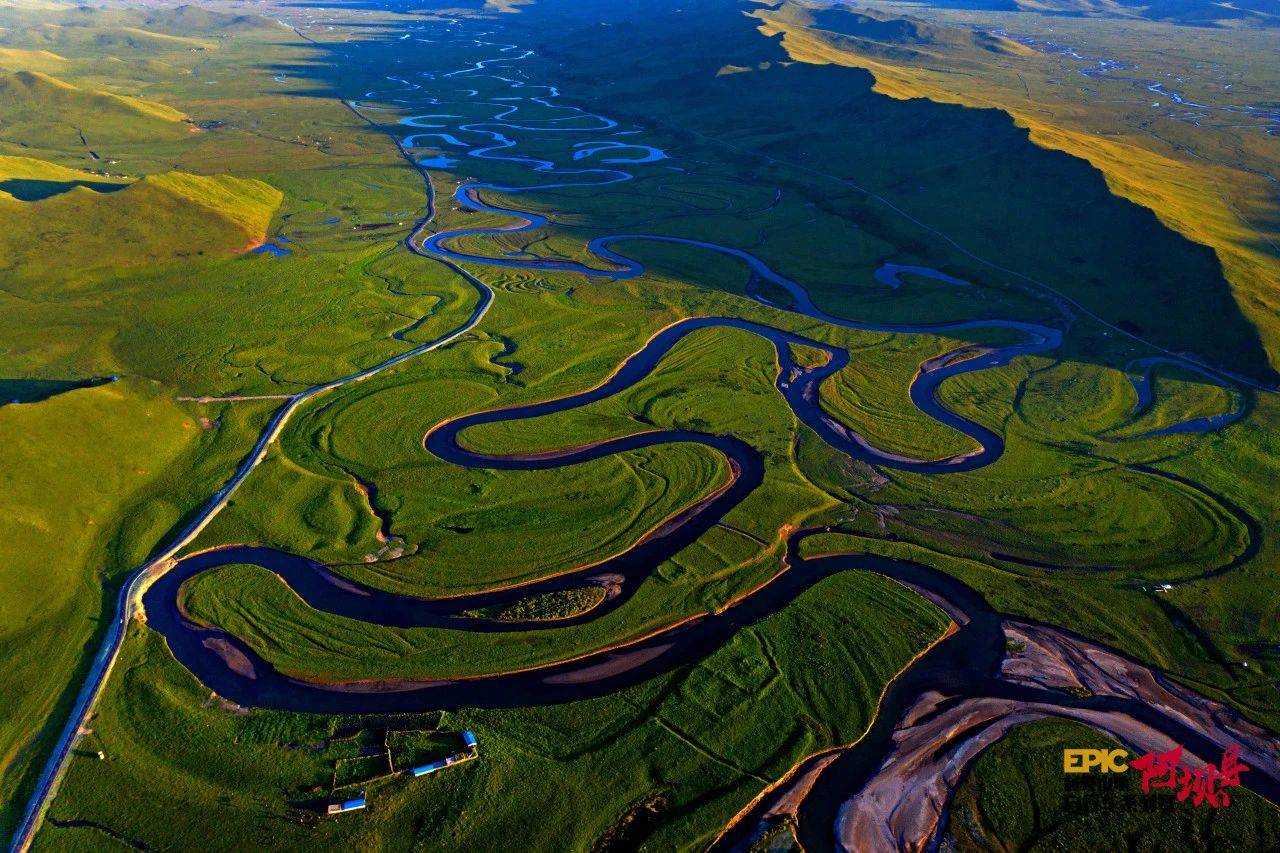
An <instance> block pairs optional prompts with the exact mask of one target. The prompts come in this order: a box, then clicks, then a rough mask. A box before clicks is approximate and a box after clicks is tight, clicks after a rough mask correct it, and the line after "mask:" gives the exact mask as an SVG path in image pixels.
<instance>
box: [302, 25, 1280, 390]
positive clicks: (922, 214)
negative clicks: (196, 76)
mask: <svg viewBox="0 0 1280 853" xmlns="http://www.w3.org/2000/svg"><path fill="white" fill-rule="evenodd" d="M331 5H332V6H333V7H334V8H342V9H352V8H378V9H383V10H386V9H389V8H391V6H390V5H388V4H365V3H359V2H357V3H342V4H331ZM403 8H404V9H405V10H415V9H416V10H422V9H426V10H428V11H429V10H430V8H431V4H430V3H426V4H423V3H416V4H412V5H411V6H410V5H406V6H404V7H403ZM438 8H439V9H440V10H442V11H443V10H446V9H447V10H456V9H458V4H457V3H456V2H454V3H440V4H438ZM745 8H746V7H745V6H743V5H741V4H740V3H739V2H738V0H704V2H700V3H699V2H687V0H650V2H646V3H645V4H633V3H629V2H623V0H574V2H569V0H539V2H538V3H537V4H534V5H530V6H524V7H521V11H520V12H519V14H518V15H501V16H496V17H494V18H493V20H494V22H495V26H497V27H502V26H506V25H508V24H509V23H514V24H518V26H515V27H511V28H510V33H509V36H510V38H511V39H512V40H518V41H519V42H520V44H521V46H522V47H528V48H532V49H533V50H535V51H536V53H537V57H536V58H535V59H534V60H532V62H533V63H535V64H534V65H532V66H531V67H530V70H531V71H532V72H534V73H536V74H537V75H545V77H546V79H547V80H548V82H554V83H558V84H560V86H561V88H562V90H563V91H564V92H565V93H566V97H567V98H569V99H570V100H571V101H577V102H579V103H584V104H585V105H586V106H587V107H588V108H589V109H592V110H597V111H601V112H605V113H607V114H610V115H612V116H614V117H616V118H624V119H626V120H629V121H632V122H635V123H637V124H639V125H641V126H654V125H660V126H662V127H663V129H664V131H666V132H667V133H669V134H671V135H673V136H675V137H676V138H677V139H685V140H688V141H689V142H691V143H696V144H698V145H699V146H700V147H702V148H703V150H704V151H705V150H706V147H707V146H711V147H712V148H718V149H719V150H720V151H722V152H723V153H724V163H725V164H726V165H728V166H730V167H731V168H733V169H734V170H735V171H736V173H737V175H738V179H739V180H740V181H742V182H743V183H754V184H757V185H761V186H765V187H774V186H786V187H787V188H788V190H789V191H791V192H799V193H801V194H804V195H807V196H809V197H810V198H811V199H812V200H813V201H814V202H818V203H822V202H827V201H829V200H832V199H836V200H838V203H839V205H840V214H841V216H842V217H844V218H845V220H846V221H847V222H848V223H850V225H851V226H852V227H853V228H856V229H861V230H863V231H865V232H867V233H869V234H871V235H873V236H875V237H877V238H879V239H881V240H884V241H886V242H888V243H890V244H892V245H894V246H896V247H897V248H898V250H899V251H901V252H903V253H909V254H911V255H915V256H918V257H922V258H927V259H930V260H932V261H933V262H934V263H935V265H937V266H944V265H948V264H950V265H954V264H956V263H959V264H961V265H963V266H966V267H968V268H970V269H972V270H973V271H974V272H975V273H977V274H978V277H979V280H985V281H987V282H988V283H997V284H1013V285H1015V286H1028V285H1031V284H1032V283H1033V282H1034V283H1037V284H1039V285H1043V286H1045V287H1048V288H1051V289H1053V290H1056V291H1058V292H1059V293H1062V294H1065V295H1067V296H1068V297H1070V298H1071V299H1072V300H1074V301H1076V302H1077V303H1079V304H1080V305H1081V306H1083V307H1085V308H1086V309H1087V310H1089V311H1091V312H1093V313H1095V314H1097V315H1098V316H1099V317H1101V318H1102V319H1104V320H1105V321H1107V322H1108V323H1111V324H1113V325H1114V326H1116V327H1118V328H1119V329H1123V330H1124V331H1126V332H1128V333H1130V334H1133V335H1136V336H1139V337H1141V338H1142V339H1144V340H1146V341H1149V342H1151V343H1153V344H1156V345H1157V346H1159V347H1162V348H1164V349H1166V350H1169V351H1172V352H1186V353H1190V354H1193V355H1195V356H1196V357H1198V358H1200V359H1202V360H1204V361H1205V362H1207V363H1209V364H1211V365H1214V366H1218V367H1221V368H1224V369H1227V370H1231V371H1234V372H1236V373H1239V374H1243V375H1247V376H1249V377H1251V378H1253V379H1254V380H1256V381H1258V382H1260V383H1263V384H1266V385H1272V384H1275V383H1276V382H1277V380H1278V379H1280V376H1277V374H1276V373H1275V371H1274V370H1273V369H1272V367H1271V366H1270V364H1269V362H1268V358H1267V355H1266V351H1265V349H1264V347H1263V346H1262V343H1261V340H1260V338H1259V334H1258V330H1257V329H1255V328H1254V326H1253V325H1252V324H1251V323H1250V322H1249V321H1248V320H1247V319H1246V318H1245V317H1244V316H1243V314H1242V313H1241V312H1240V310H1239V307H1238V305H1237V304H1236V301H1235V298H1234V296H1233V294H1232V291H1231V287H1230V285H1229V283H1228V282H1227V281H1226V279H1225V278H1224V276H1223V272H1222V268H1221V265H1220V264H1219V262H1218V259H1217V257H1216V256H1215V254H1214V253H1213V251H1212V250H1211V249H1209V248H1208V247H1206V246H1202V245H1200V244H1197V243H1193V242H1191V241H1190V240H1188V239H1186V238H1185V237H1183V236H1181V235H1180V234H1178V233H1176V232H1174V231H1172V230H1170V229H1169V228H1167V227H1165V226H1164V225H1162V224H1161V223H1160V221H1159V220H1158V219H1157V218H1156V216H1155V214H1154V213H1152V212H1151V211H1150V210H1149V209H1147V208H1144V207H1141V206H1139V205H1137V204H1134V203H1132V202H1130V201H1127V200H1125V199H1123V198H1120V197H1118V196H1115V195H1113V194H1112V193H1111V192H1110V190H1109V189H1108V188H1107V185H1106V182H1105V180H1104V178H1103V176H1102V174H1101V173H1100V172H1099V171H1098V170H1096V169H1094V168H1093V167H1092V166H1091V165H1089V164H1088V163H1087V162H1085V161H1083V160H1080V159H1077V158H1074V157H1072V156H1070V155H1068V154H1064V153H1061V152H1057V151H1050V150H1046V149H1043V148H1040V147H1038V146H1036V145H1035V144H1033V143H1032V142H1031V141H1030V140H1029V139H1028V133H1027V131H1026V130H1024V129H1021V128H1018V127H1016V126H1014V124H1013V121H1012V119H1011V118H1010V117H1009V116H1008V115H1007V114H1006V113H1003V112H1001V111H998V110H980V109H972V108H967V107H960V106H952V105H945V104H938V103H934V102H931V101H927V100H922V99H918V100H910V101H898V100H894V99H891V98H888V97H886V96H882V95H879V94H876V93H875V92H873V91H872V90H871V86H872V83H873V79H872V77H871V75H870V74H868V73H867V72H865V71H862V70H859V69H852V68H844V67H836V66H815V65H807V64H797V63H791V62H789V61H788V59H787V56H786V54H785V52H784V51H783V50H782V48H781V47H780V46H779V44H778V43H777V42H776V41H775V40H772V39H768V38H765V37H764V36H762V35H760V34H759V33H758V32H757V31H756V29H755V24H756V22H755V21H754V20H753V19H750V18H747V17H746V16H745V15H744V9H745ZM462 14H466V12H465V10H464V11H463V12H462ZM419 22H420V19H418V18H417V17H416V16H415V17H408V16H406V17H405V18H404V22H403V23H401V22H399V21H394V22H391V23H387V24H386V25H382V26H370V27H368V28H366V31H365V32H364V33H362V37H361V38H358V39H355V40H352V41H348V42H342V43H333V44H325V43H319V44H317V45H316V51H317V53H316V55H315V58H314V60H313V61H312V62H310V63H309V64H307V65H304V66H301V67H299V66H290V67H288V68H280V69H278V70H282V71H286V72H287V73H289V74H291V75H295V76H306V77H309V78H312V79H314V80H321V81H324V82H325V83H326V84H327V85H326V86H325V87H323V88H321V89H318V90H317V91H316V92H315V93H314V94H316V95H318V96H325V97H341V98H358V97H360V96H361V95H363V94H364V93H365V92H367V91H369V90H371V89H377V88H385V87H386V82H385V81H386V77H387V75H390V74H397V73H413V72H414V71H415V70H417V69H419V68H422V67H425V66H428V65H429V64H430V59H429V58H428V57H423V56H421V55H420V51H422V50H425V49H427V47H426V46H425V45H419V46H417V47H416V49H415V48H413V47H405V44H410V43H408V42H402V41H401V39H402V36H404V35H406V30H407V28H408V27H410V26H416V25H418V24H419ZM426 35H435V36H436V37H438V35H439V33H438V32H437V33H435V34H431V33H427V34H426ZM726 66H734V67H737V68H744V69H748V70H747V71H744V72H741V73H733V74H721V73H719V72H720V71H721V69H723V68H725V67H726ZM385 129H387V130H391V126H390V124H389V123H388V125H387V126H385ZM480 166H481V164H480V163H478V162H477V163H475V164H473V165H470V166H469V168H472V169H474V168H479V167H480ZM531 182H532V181H531ZM621 191H623V192H625V190H621ZM814 249H815V252H818V251H820V250H821V247H820V246H815V247H814ZM831 278H832V279H833V280H838V279H839V271H838V270H833V275H832V276H831ZM815 295H817V296H819V297H820V301H823V302H824V303H825V304H826V305H828V306H829V307H830V308H831V309H832V310H834V311H837V312H838V311H839V310H840V304H839V302H840V293H839V291H838V290H834V291H831V292H828V293H825V294H823V293H816V294H815ZM1071 357H1072V358H1073V359H1081V360H1085V361H1098V362H1103V363H1110V360H1112V359H1116V358H1117V356H1116V355H1115V354H1114V353H1111V354H1106V353H1098V354H1091V353H1089V352H1087V351H1081V350H1080V349H1078V348H1077V349H1076V351H1073V352H1072V353H1071ZM1110 366H1119V365H1115V364H1111V365H1110Z"/></svg>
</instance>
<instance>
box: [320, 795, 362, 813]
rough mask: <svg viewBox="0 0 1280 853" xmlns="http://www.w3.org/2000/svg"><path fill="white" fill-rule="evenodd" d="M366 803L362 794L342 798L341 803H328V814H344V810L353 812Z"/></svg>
mask: <svg viewBox="0 0 1280 853" xmlns="http://www.w3.org/2000/svg"><path fill="white" fill-rule="evenodd" d="M366 805H368V803H366V802H365V798H364V795H363V794H362V795H361V796H359V797H356V798H354V799H351V800H344V801H342V802H341V803H330V804H329V814H344V813H345V812H354V811H358V810H360V809H362V808H364V807H365V806H366Z"/></svg>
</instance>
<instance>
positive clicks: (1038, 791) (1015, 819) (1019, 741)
mask: <svg viewBox="0 0 1280 853" xmlns="http://www.w3.org/2000/svg"><path fill="white" fill-rule="evenodd" d="M1118 746H1119V744H1117V743H1116V742H1115V741H1114V740H1112V739H1111V738H1109V737H1106V736H1105V735H1100V734H1099V733H1098V732H1096V731H1094V730H1092V729H1090V728H1088V727H1087V726H1083V725H1080V724H1079V723H1074V722H1067V721H1064V720H1045V721H1038V722H1033V723H1025V724H1023V725H1021V726H1018V727H1017V728H1015V729H1014V730H1013V731H1012V732H1011V733H1010V734H1009V735H1008V736H1007V737H1005V738H1004V739H1003V740H1001V741H1000V742H998V743H997V744H996V745H995V746H993V747H991V748H990V749H989V750H987V751H986V752H985V753H984V754H983V755H982V757H981V758H979V759H978V761H977V762H976V763H975V764H974V766H973V769H972V770H971V771H970V774H969V776H968V777H967V778H966V779H965V781H964V782H962V783H961V785H960V787H959V788H958V789H957V790H956V794H955V800H954V803H953V805H952V809H953V812H952V820H951V824H950V825H951V830H950V838H949V839H948V843H951V844H954V845H955V846H954V848H952V849H956V850H962V851H970V850H992V849H996V850H1024V849H1042V850H1069V849H1078V848H1079V847H1086V848H1088V849H1090V850H1171V851H1172V850H1178V851H1181V850H1188V851H1189V850H1266V849H1269V848H1270V847H1271V846H1272V845H1273V844H1274V841H1275V838H1276V834H1277V832H1280V815H1277V813H1276V810H1275V809H1274V808H1272V807H1271V806H1270V805H1269V804H1268V803H1266V802H1265V801H1263V800H1261V799H1260V798H1259V797H1257V795H1255V794H1253V793H1252V792H1250V791H1247V790H1242V789H1235V790H1230V791H1228V795H1229V796H1230V798H1231V804H1230V805H1229V806H1224V807H1222V808H1216V809H1215V808H1210V807H1209V806H1207V805H1204V806H1201V807H1200V808H1187V807H1185V806H1184V805H1183V804H1181V803H1178V802H1176V801H1175V792H1174V791H1169V790H1156V791H1152V792H1151V793H1150V794H1144V793H1142V789H1141V788H1140V787H1139V784H1138V772H1137V771H1136V770H1131V771H1129V772H1127V773H1123V774H1118V775H1115V776H1110V777H1108V776H1101V775H1096V774H1095V775H1088V776H1074V777H1073V776H1068V775H1066V774H1064V773H1063V772H1062V751H1063V750H1064V749H1087V748H1092V749H1108V748H1110V749H1114V748H1116V747H1118Z"/></svg>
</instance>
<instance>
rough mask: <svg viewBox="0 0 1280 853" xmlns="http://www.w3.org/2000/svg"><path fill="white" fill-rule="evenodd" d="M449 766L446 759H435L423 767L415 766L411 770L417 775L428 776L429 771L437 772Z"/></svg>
mask: <svg viewBox="0 0 1280 853" xmlns="http://www.w3.org/2000/svg"><path fill="white" fill-rule="evenodd" d="M447 766H448V764H447V763H446V762H444V761H433V762H431V763H430V764H424V765H422V766H421V767H415V768H413V769H412V770H410V771H409V772H410V773H412V774H413V775H414V776H415V777H418V776H426V775H427V774H428V773H435V772H436V771H437V770H441V769H443V768H445V767H447Z"/></svg>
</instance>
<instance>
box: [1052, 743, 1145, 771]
mask: <svg viewBox="0 0 1280 853" xmlns="http://www.w3.org/2000/svg"><path fill="white" fill-rule="evenodd" d="M1128 757H1129V753H1128V752H1126V751H1125V750H1123V749H1064V750H1062V772H1063V773H1092V772H1094V771H1095V770H1096V771H1098V772H1099V773H1123V772H1124V771H1126V770H1128V769H1129V765H1128V764H1127V763H1125V759H1126V758H1128Z"/></svg>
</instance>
